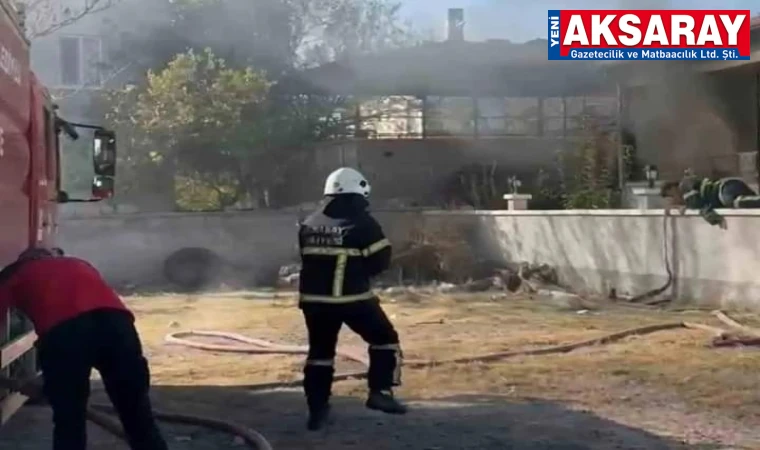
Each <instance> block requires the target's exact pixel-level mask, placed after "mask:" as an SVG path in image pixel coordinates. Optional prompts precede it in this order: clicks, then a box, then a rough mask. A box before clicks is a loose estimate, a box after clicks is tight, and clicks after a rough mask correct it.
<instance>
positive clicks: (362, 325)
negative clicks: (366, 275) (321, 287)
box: [301, 298, 403, 408]
mask: <svg viewBox="0 0 760 450" xmlns="http://www.w3.org/2000/svg"><path fill="white" fill-rule="evenodd" d="M301 309H302V310H303V315H304V318H305V319H306V328H307V330H308V333H309V354H308V357H307V359H306V365H305V367H304V392H305V394H306V398H307V401H308V403H309V406H310V407H312V408H314V407H320V406H322V405H324V404H326V403H327V401H328V400H329V398H330V395H331V389H332V381H333V374H334V373H335V369H334V365H335V350H336V347H337V344H338V334H339V333H340V329H341V327H342V325H343V324H344V323H345V324H346V325H348V327H349V328H350V329H352V330H353V331H354V332H356V333H357V334H358V335H359V336H361V337H362V339H364V341H365V342H367V344H369V360H370V366H369V371H368V373H367V383H368V385H369V389H370V390H372V391H384V390H389V389H391V388H392V387H393V386H398V385H400V384H401V360H402V358H403V355H402V353H401V348H400V346H399V339H398V333H397V332H396V330H395V328H394V327H393V324H391V322H390V320H389V319H388V316H387V315H386V314H385V312H384V311H383V309H382V308H381V307H380V301H379V300H378V299H376V298H375V299H372V300H363V301H358V302H352V303H346V304H322V303H302V304H301Z"/></svg>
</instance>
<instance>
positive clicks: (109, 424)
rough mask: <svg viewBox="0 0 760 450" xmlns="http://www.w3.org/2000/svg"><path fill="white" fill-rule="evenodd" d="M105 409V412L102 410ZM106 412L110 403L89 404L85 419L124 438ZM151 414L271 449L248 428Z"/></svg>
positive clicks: (156, 412) (187, 416) (207, 419)
mask: <svg viewBox="0 0 760 450" xmlns="http://www.w3.org/2000/svg"><path fill="white" fill-rule="evenodd" d="M104 411H105V412H104ZM106 412H108V413H111V414H113V412H114V409H113V406H111V405H106V404H99V403H98V404H91V405H90V407H89V408H88V409H87V419H88V420H90V421H91V422H93V423H94V424H96V425H98V426H100V427H101V428H103V429H104V430H106V431H108V432H109V433H111V434H113V435H115V436H117V437H119V438H121V439H125V437H126V436H125V435H124V430H123V428H122V427H121V424H120V423H119V421H118V420H116V418H115V417H113V416H112V415H110V414H106ZM153 415H154V416H155V417H156V419H158V420H160V421H162V422H168V423H175V424H181V425H195V426H200V427H204V428H210V429H213V430H217V431H221V432H225V433H229V434H232V435H235V436H238V437H240V438H241V439H242V440H243V442H244V443H245V444H246V445H248V446H249V447H251V448H253V449H256V450H273V447H272V445H271V444H270V443H269V441H267V440H266V438H265V437H264V436H262V435H261V433H259V432H258V431H254V430H251V429H250V428H247V427H244V426H241V425H237V424H234V423H232V422H227V421H224V420H219V419H212V418H210V417H202V416H196V415H191V414H177V413H173V412H166V411H159V410H154V411H153Z"/></svg>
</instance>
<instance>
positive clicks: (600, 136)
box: [560, 115, 619, 209]
mask: <svg viewBox="0 0 760 450" xmlns="http://www.w3.org/2000/svg"><path fill="white" fill-rule="evenodd" d="M579 120H580V128H581V135H580V139H579V140H578V141H577V142H576V143H575V145H574V148H571V151H569V152H566V153H563V154H562V155H561V157H560V165H561V169H560V170H561V172H562V174H563V176H562V191H563V192H564V198H563V203H564V206H565V208H567V209H606V208H614V207H616V206H618V204H619V193H618V192H617V189H616V176H615V174H614V167H615V165H616V161H615V158H616V148H617V144H616V142H615V139H614V137H613V136H612V134H611V133H610V132H608V131H607V130H604V129H603V128H602V127H601V125H600V121H599V120H598V119H597V118H596V117H593V116H588V115H584V116H582V117H580V118H579Z"/></svg>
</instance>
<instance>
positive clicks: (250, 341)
mask: <svg viewBox="0 0 760 450" xmlns="http://www.w3.org/2000/svg"><path fill="white" fill-rule="evenodd" d="M683 328H686V329H695V330H702V331H707V332H709V333H711V334H713V335H714V337H716V338H717V337H720V336H723V335H724V334H725V330H723V329H721V328H717V327H712V326H709V325H703V324H698V323H691V322H669V323H663V324H656V325H648V326H644V327H637V328H632V329H628V330H624V331H620V332H616V333H612V334H607V335H605V336H601V337H598V338H593V339H588V340H584V341H580V342H575V343H570V344H564V345H556V346H551V347H544V348H537V349H530V350H516V351H504V352H494V353H486V354H481V355H475V356H467V357H461V358H450V359H444V360H407V361H405V363H404V364H405V365H406V366H409V367H413V368H425V367H434V366H438V365H442V364H465V363H474V362H493V361H497V360H503V359H507V358H514V357H518V356H539V355H549V354H557V353H568V352H571V351H573V350H577V349H580V348H583V347H590V346H596V345H604V344H611V343H614V342H618V341H620V340H623V339H626V338H628V337H631V336H643V335H647V334H651V333H656V332H660V331H665V330H675V329H683ZM193 337H205V338H214V339H223V340H228V341H232V342H237V343H238V344H232V345H230V344H213V343H203V342H198V341H195V340H193V339H192V338H193ZM165 340H166V342H167V343H169V344H174V345H181V346H185V347H190V348H193V349H197V350H202V351H209V352H224V353H244V354H291V355H295V354H306V353H307V352H308V347H307V346H301V345H289V344H275V343H273V342H270V341H266V340H263V339H255V338H250V337H247V336H243V335H241V334H237V333H228V332H222V331H181V332H176V333H171V334H168V335H167V336H166V338H165ZM336 353H337V355H338V356H341V357H343V358H345V359H348V360H351V361H354V362H358V363H360V364H362V365H363V366H365V368H364V370H356V371H348V372H342V373H339V374H336V376H335V377H334V380H335V381H342V380H348V379H361V378H364V377H365V376H366V368H367V367H368V365H369V361H368V358H367V357H366V356H364V354H358V353H357V352H355V351H352V350H346V349H340V348H339V349H338V350H337V352H336ZM302 383H303V380H302V379H297V380H292V381H280V382H272V383H259V384H254V385H250V386H245V388H247V389H250V390H268V389H278V388H288V387H296V386H300V385H301V384H302ZM113 412H114V410H113V407H112V406H111V405H107V404H91V405H90V407H89V408H88V410H87V418H88V420H90V421H91V422H93V423H95V424H96V425H98V426H100V427H101V428H103V429H104V430H106V431H108V432H110V433H112V434H114V435H115V436H117V437H120V438H122V439H124V438H125V436H124V431H123V429H122V427H121V424H120V423H119V422H118V420H116V418H115V417H114V416H113V415H112V414H113ZM109 413H110V414H109ZM154 415H155V417H156V418H157V419H158V420H160V421H164V422H169V423H175V424H183V425H194V426H200V427H205V428H210V429H214V430H218V431H222V432H226V433H230V434H233V435H236V436H239V437H240V438H241V439H243V442H244V443H245V444H246V445H248V446H249V447H250V448H252V449H255V450H273V447H272V445H271V444H270V443H269V441H267V439H266V438H265V437H264V436H263V435H261V434H260V433H258V432H257V431H254V430H252V429H250V428H247V427H244V426H241V425H237V424H234V423H231V422H227V421H223V420H219V419H213V418H209V417H202V416H196V415H190V414H178V413H173V412H165V411H158V410H156V411H154Z"/></svg>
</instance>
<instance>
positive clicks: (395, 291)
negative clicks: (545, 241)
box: [278, 263, 559, 296]
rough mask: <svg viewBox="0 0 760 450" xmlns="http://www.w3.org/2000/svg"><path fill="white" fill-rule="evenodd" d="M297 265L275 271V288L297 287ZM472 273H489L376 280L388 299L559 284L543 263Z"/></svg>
mask: <svg viewBox="0 0 760 450" xmlns="http://www.w3.org/2000/svg"><path fill="white" fill-rule="evenodd" d="M299 270H300V265H299V264H288V265H285V266H282V267H281V268H280V271H279V281H278V287H280V288H296V287H297V286H298V275H299ZM474 272H479V273H480V274H483V273H490V275H488V276H484V277H478V278H473V277H463V278H464V279H466V280H467V281H465V282H462V283H451V282H445V281H437V280H431V281H430V282H429V283H425V284H416V285H413V286H405V285H406V283H404V282H403V281H401V282H397V283H392V282H390V281H389V280H388V279H385V280H381V281H379V282H378V283H377V284H378V287H380V288H382V289H383V291H382V292H383V293H385V294H386V295H389V296H394V295H400V294H402V293H404V294H407V293H415V294H419V295H434V294H436V293H440V294H455V293H477V292H502V293H506V292H510V293H516V292H524V293H540V292H541V291H542V290H547V288H549V287H556V286H558V285H559V280H558V276H557V271H556V270H555V269H554V268H552V267H551V266H549V265H547V264H529V263H522V264H519V265H518V266H517V267H514V268H510V267H503V266H492V267H491V268H490V269H484V268H483V267H482V265H481V266H480V267H478V268H477V269H474Z"/></svg>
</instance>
